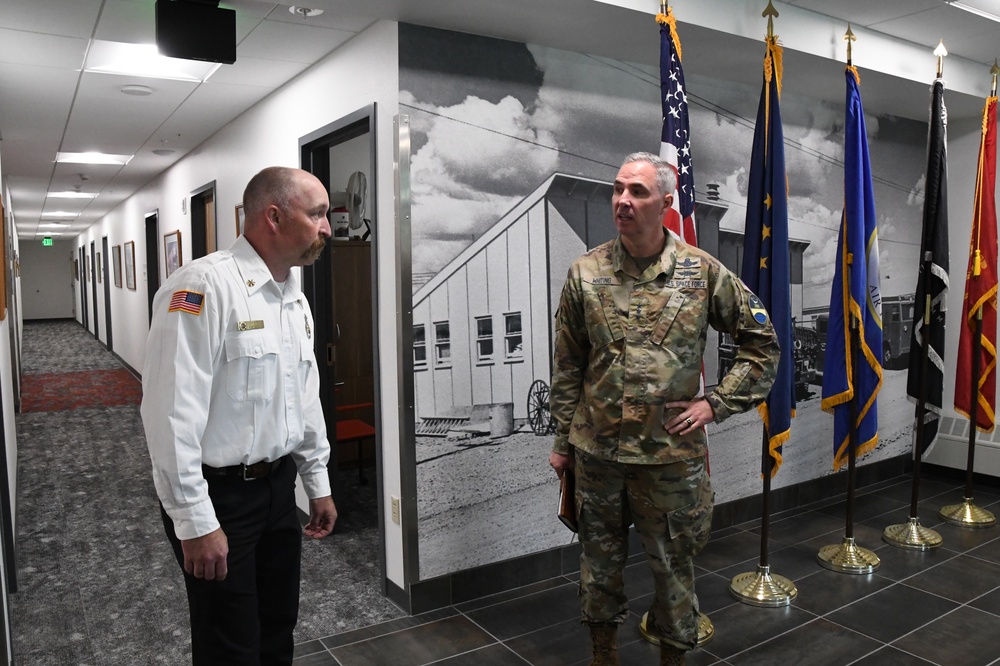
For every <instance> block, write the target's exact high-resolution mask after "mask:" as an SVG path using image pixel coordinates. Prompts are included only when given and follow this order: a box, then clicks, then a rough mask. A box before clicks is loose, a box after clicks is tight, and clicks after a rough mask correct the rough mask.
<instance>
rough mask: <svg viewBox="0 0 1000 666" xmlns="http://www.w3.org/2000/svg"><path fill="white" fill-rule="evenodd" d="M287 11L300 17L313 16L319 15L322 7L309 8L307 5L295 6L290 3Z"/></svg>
mask: <svg viewBox="0 0 1000 666" xmlns="http://www.w3.org/2000/svg"><path fill="white" fill-rule="evenodd" d="M288 11H289V12H290V13H292V14H295V15H296V16H301V17H302V18H304V19H306V18H312V17H313V16H319V15H320V14H322V13H323V10H322V9H311V8H309V7H296V6H294V5H292V6H291V7H289V8H288Z"/></svg>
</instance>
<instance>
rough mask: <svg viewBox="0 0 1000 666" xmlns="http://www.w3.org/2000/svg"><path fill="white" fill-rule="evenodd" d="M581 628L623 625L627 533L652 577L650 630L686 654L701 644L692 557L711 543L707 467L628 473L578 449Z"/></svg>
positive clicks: (637, 468) (690, 463)
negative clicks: (593, 624) (634, 540)
mask: <svg viewBox="0 0 1000 666" xmlns="http://www.w3.org/2000/svg"><path fill="white" fill-rule="evenodd" d="M575 454H576V502H577V511H578V513H579V537H580V543H581V545H582V546H583V553H582V555H581V556H580V594H581V596H582V603H581V606H582V611H583V621H584V622H614V623H619V624H620V623H622V622H624V621H625V618H626V616H627V615H628V598H627V597H626V596H625V583H624V569H625V561H626V559H627V558H628V530H629V525H631V524H632V523H633V522H634V523H635V528H636V533H637V534H638V535H639V538H640V540H641V542H642V546H643V550H645V551H646V555H647V558H648V561H649V566H650V569H651V570H652V573H653V580H654V583H655V590H656V594H655V596H654V598H653V603H652V606H651V607H650V609H649V615H648V618H647V621H646V628H647V630H648V631H649V632H650V633H652V634H654V635H658V636H660V637H661V638H662V639H664V640H665V641H666V642H668V643H671V644H674V645H676V646H677V647H680V648H682V649H685V650H690V649H693V648H694V647H695V646H696V645H697V643H698V598H697V596H696V595H695V591H694V556H695V555H697V554H698V553H699V552H701V550H702V548H704V547H705V544H706V543H708V537H709V532H710V530H711V525H712V504H713V501H714V499H715V493H714V492H713V491H712V484H711V481H710V480H709V477H708V473H707V471H706V469H705V459H704V458H703V457H702V458H692V459H689V460H681V461H678V462H674V463H669V464H666V465H628V464H622V463H617V462H611V461H606V460H602V459H600V458H596V457H594V456H591V455H588V454H586V453H583V452H582V451H580V450H579V449H575Z"/></svg>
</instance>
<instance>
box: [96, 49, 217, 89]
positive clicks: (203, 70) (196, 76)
mask: <svg viewBox="0 0 1000 666" xmlns="http://www.w3.org/2000/svg"><path fill="white" fill-rule="evenodd" d="M219 65H220V63H217V62H202V61H200V60H183V59H181V58H168V57H166V56H161V55H160V53H159V51H157V50H156V45H155V44H126V43H124V42H109V41H105V40H102V39H95V40H93V41H92V42H91V47H90V52H89V53H87V62H86V63H84V66H83V69H84V71H86V72H97V73H101V74H119V75H122V76H140V77H143V78H151V79H172V80H174V81H195V82H198V83H202V82H204V81H207V80H208V77H210V76H212V74H214V73H215V70H217V69H218V68H219Z"/></svg>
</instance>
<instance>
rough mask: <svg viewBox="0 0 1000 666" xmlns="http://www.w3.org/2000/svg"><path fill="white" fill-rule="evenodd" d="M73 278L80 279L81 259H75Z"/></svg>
mask: <svg viewBox="0 0 1000 666" xmlns="http://www.w3.org/2000/svg"><path fill="white" fill-rule="evenodd" d="M73 279H74V280H79V279H80V260H79V259H74V260H73Z"/></svg>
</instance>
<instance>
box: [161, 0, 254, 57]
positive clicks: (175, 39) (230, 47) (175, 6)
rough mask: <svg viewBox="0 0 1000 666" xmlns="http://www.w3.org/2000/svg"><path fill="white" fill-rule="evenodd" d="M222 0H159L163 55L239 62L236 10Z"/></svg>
mask: <svg viewBox="0 0 1000 666" xmlns="http://www.w3.org/2000/svg"><path fill="white" fill-rule="evenodd" d="M218 4H219V0H156V47H157V49H159V51H160V55H164V56H169V57H171V58H184V59H185V60H204V61H206V62H222V63H225V64H227V65H231V64H233V63H234V62H236V11H235V10H232V9H223V8H221V7H219V6H218Z"/></svg>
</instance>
